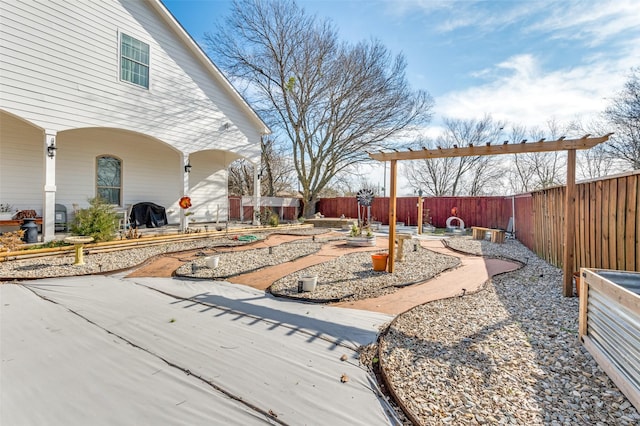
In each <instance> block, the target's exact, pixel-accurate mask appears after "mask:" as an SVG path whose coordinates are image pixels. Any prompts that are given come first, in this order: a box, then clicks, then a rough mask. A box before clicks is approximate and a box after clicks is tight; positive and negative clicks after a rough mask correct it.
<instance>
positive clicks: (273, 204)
mask: <svg viewBox="0 0 640 426" xmlns="http://www.w3.org/2000/svg"><path fill="white" fill-rule="evenodd" d="M299 205H300V201H299V200H298V199H297V198H283V197H261V198H260V213H261V214H264V213H265V212H266V210H267V209H269V210H271V211H272V212H273V213H275V214H277V215H278V217H279V218H280V220H284V221H290V222H292V221H295V220H297V219H298V213H299V211H300V207H299ZM229 220H238V221H242V222H251V221H252V220H253V197H247V196H245V197H238V196H230V197H229Z"/></svg>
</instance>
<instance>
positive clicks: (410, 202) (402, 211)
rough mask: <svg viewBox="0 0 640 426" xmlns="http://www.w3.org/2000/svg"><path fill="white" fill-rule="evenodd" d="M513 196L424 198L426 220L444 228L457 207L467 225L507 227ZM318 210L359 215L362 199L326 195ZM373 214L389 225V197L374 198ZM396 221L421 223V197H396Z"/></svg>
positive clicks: (376, 218) (373, 216)
mask: <svg viewBox="0 0 640 426" xmlns="http://www.w3.org/2000/svg"><path fill="white" fill-rule="evenodd" d="M511 199H512V197H424V198H423V199H422V202H423V215H424V217H423V220H422V222H423V223H425V224H426V223H431V224H432V225H433V226H435V227H438V228H444V227H445V226H446V222H447V219H448V218H449V217H451V216H452V213H451V209H452V208H454V207H456V208H457V213H458V216H459V217H460V218H461V219H462V220H463V221H464V224H465V227H466V228H469V227H471V226H484V227H487V228H500V229H507V226H508V225H509V218H510V217H511V213H512V205H511ZM316 211H318V212H320V213H322V214H323V215H325V216H326V217H340V216H341V215H343V214H344V216H345V217H347V218H357V217H358V202H357V201H356V197H339V198H323V199H321V200H320V201H319V202H318V205H317V206H316ZM363 211H365V210H364V209H363ZM371 217H372V220H377V221H380V222H382V223H383V224H385V225H388V224H389V198H388V197H376V198H374V200H373V204H372V206H371ZM396 220H397V221H398V222H403V223H404V224H405V225H407V226H415V225H416V224H417V223H418V197H398V198H396Z"/></svg>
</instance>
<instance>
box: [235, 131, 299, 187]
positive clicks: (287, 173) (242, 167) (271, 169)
mask: <svg viewBox="0 0 640 426" xmlns="http://www.w3.org/2000/svg"><path fill="white" fill-rule="evenodd" d="M261 147H262V166H261V167H262V168H261V170H260V173H259V176H260V188H261V191H260V195H265V196H269V197H276V196H278V195H279V194H282V193H283V192H286V193H292V192H294V188H293V183H292V181H293V165H292V164H291V161H289V159H288V158H287V156H286V155H285V153H283V152H282V151H280V150H278V148H277V145H276V144H275V143H273V140H271V139H263V140H262V141H261ZM228 172H229V193H230V194H233V195H253V176H254V166H253V164H251V163H250V162H249V161H247V160H244V159H242V160H237V161H235V162H233V163H231V165H229V168H228Z"/></svg>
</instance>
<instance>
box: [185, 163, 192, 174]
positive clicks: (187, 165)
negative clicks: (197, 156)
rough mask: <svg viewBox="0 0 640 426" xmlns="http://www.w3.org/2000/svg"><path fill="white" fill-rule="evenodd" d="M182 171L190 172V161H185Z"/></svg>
mask: <svg viewBox="0 0 640 426" xmlns="http://www.w3.org/2000/svg"><path fill="white" fill-rule="evenodd" d="M184 172H185V173H191V161H187V164H185V165H184Z"/></svg>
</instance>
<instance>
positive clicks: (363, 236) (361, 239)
mask: <svg viewBox="0 0 640 426" xmlns="http://www.w3.org/2000/svg"><path fill="white" fill-rule="evenodd" d="M346 241H347V245H350V246H356V247H374V246H375V245H376V236H375V235H374V234H373V232H372V231H371V228H369V227H365V228H360V227H358V226H356V225H353V226H352V227H351V230H350V231H349V236H348V237H346Z"/></svg>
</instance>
